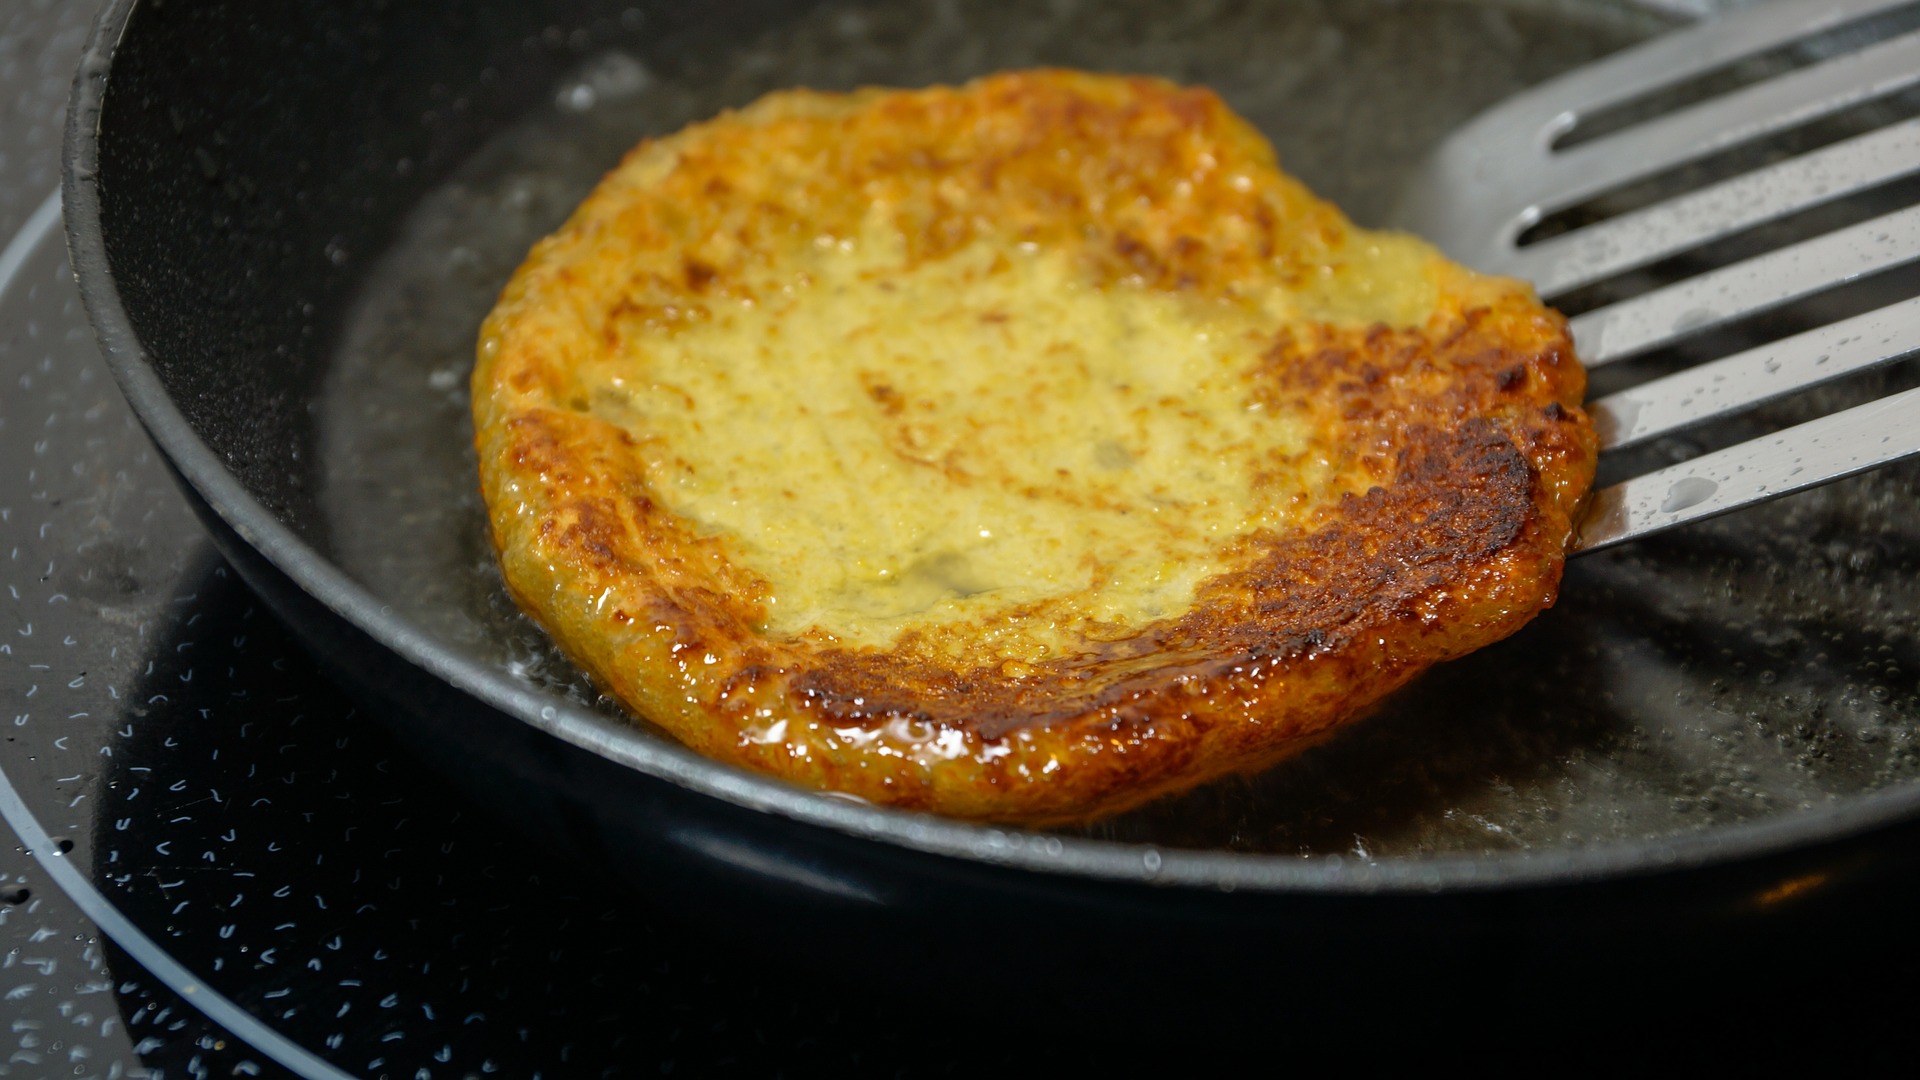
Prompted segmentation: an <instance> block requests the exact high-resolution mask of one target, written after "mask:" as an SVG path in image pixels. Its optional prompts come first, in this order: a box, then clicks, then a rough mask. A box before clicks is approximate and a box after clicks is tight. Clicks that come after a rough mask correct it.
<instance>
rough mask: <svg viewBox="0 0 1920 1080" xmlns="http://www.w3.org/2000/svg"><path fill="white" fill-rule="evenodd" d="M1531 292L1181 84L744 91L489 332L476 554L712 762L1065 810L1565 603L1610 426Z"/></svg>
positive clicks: (1193, 774) (1275, 735) (992, 813)
mask: <svg viewBox="0 0 1920 1080" xmlns="http://www.w3.org/2000/svg"><path fill="white" fill-rule="evenodd" d="M1584 390H1585V375H1584V373H1583V371H1582V370H1581V368H1580V366H1579V364H1578V362H1577V361H1576V360H1575V358H1574V355H1573V351H1572V347H1571V343H1570V340H1569V338H1568V336H1567V332H1566V328H1565V324H1564V321H1563V320H1562V319H1561V318H1560V316H1559V315H1557V314H1556V313H1554V312H1552V311H1550V310H1548V309H1546V308H1544V307H1543V306H1541V305H1540V303H1539V302H1538V301H1537V300H1536V299H1535V298H1534V296H1533V294H1532V292H1531V290H1530V289H1529V288H1528V287H1527V286H1526V285H1524V284H1523V283H1520V282H1517V281H1512V280H1509V279H1503V278H1492V277H1486V276H1482V275H1478V274H1475V273H1473V272H1471V271H1469V270H1466V269H1464V268H1462V267H1459V266H1456V265H1454V264H1452V263H1449V262H1447V261H1446V260H1445V259H1444V258H1442V257H1441V256H1440V255H1439V254H1437V253H1436V252H1435V251H1434V250H1433V249H1432V248H1431V247H1429V246H1428V245H1426V244H1424V243H1422V242H1421V241H1419V240H1417V239H1414V238H1412V237H1407V236H1402V235H1396V234H1386V233H1376V232H1369V231H1366V230H1362V229H1359V228H1356V227H1355V226H1353V225H1352V224H1351V223H1349V222H1348V221H1347V220H1346V218H1345V217H1344V216H1343V215H1342V214H1341V213H1340V212H1339V211H1338V210H1337V209H1336V208H1334V207H1333V206H1331V205H1329V204H1327V203H1325V202H1322V201H1320V200H1318V199H1316V198H1315V197H1314V196H1313V195H1312V194H1311V193H1309V192H1308V191H1307V190H1306V189H1305V188H1304V187H1302V186H1301V185H1300V184H1299V183H1298V182H1296V181H1294V180H1292V179H1291V178H1289V177H1288V176H1286V175H1285V174H1284V173H1282V172H1281V171H1280V170H1279V168H1278V166H1277V164H1276V163H1275V160H1274V156H1273V153H1272V151H1271V149H1270V148H1269V146H1268V145H1267V143H1266V142H1265V140H1264V139H1262V138H1261V136H1260V135H1259V134H1258V133H1257V132H1256V131H1254V130H1253V129H1252V128H1251V127H1250V126H1249V125H1248V124H1246V123H1245V122H1244V121H1242V120H1240V119H1239V118H1238V117H1236V116H1235V115H1233V113H1232V112H1231V111H1229V110H1228V109H1227V108H1226V107H1225V106H1224V105H1223V104H1222V103H1221V102H1220V100H1219V99H1218V98H1217V97H1216V96H1215V95H1213V94H1212V93H1211V92H1209V91H1207V90H1204V89H1196V88H1183V87H1179V86H1176V85H1174V84H1171V83H1168V82H1164V81H1161V80H1156V79H1144V78H1122V77H1112V76H1096V75H1088V74H1081V73H1075V72H1067V71H1033V72H1016V73H1009V74H1002V75H995V76H990V77H987V78H983V79H980V80H977V81H974V82H971V83H968V84H966V85H964V86H960V87H935V88H931V89H926V90H916V91H889V90H863V91H858V92H855V93H851V94H823V93H814V92H810V91H804V90H795V91H785V92H780V93H775V94H771V95H769V96H767V97H765V98H762V99H761V100H760V101H758V102H756V103H755V104H753V105H751V106H749V107H747V108H745V109H743V110H740V111H738V112H735V113H729V114H726V115H723V116H721V117H719V118H717V119H714V120H712V121H709V122H706V123H702V124H697V125H694V126H692V127H690V128H687V129H686V130H684V131H682V132H680V133H678V134H676V135H673V136H670V137H667V138H664V139H659V140H652V141H648V142H646V143H643V144H642V145H640V146H639V147H637V148H636V149H634V150H633V151H632V152H631V153H630V154H628V155H627V157H626V158H625V160H624V161H623V162H622V163H621V164H620V165H619V167H618V168H616V169H615V170H614V171H613V172H612V173H610V174H609V175H608V176H607V177H606V179H605V180H604V181H603V182H602V183H601V184H600V186H599V187H598V189H597V190H595V191H594V193H593V194H592V195H591V196H590V197H589V198H588V199H587V200H586V201H585V202H584V203H583V204H582V205H581V206H580V208H579V209H578V210H577V211H576V212H575V213H574V215H573V216H572V218H571V219H570V220H569V221H568V222H567V223H566V225H565V226H564V227H562V228H561V230H560V231H559V232H557V233H556V234H554V235H553V236H551V237H549V238H547V239H546V240H544V241H542V242H541V243H540V244H539V245H537V246H536V247H535V249H534V250H533V252H532V254H531V255H530V256H529V257H528V259H527V261H526V263H525V264H524V265H523V266H522V267H521V269H520V270H519V272H518V273H517V274H516V275H515V277H514V278H513V280H512V282H511V283H510V284H509V285H508V286H507V288H506V290H505V291H504V293H503V294H502V296H501V298H500V301H499V303H498V306H497V307H496V308H495V309H494V311H493V313H492V315H491V316H490V317H489V319H488V320H487V323H486V325H485V327H484V328H483V331H482V334H481V340H480V348H479V364H478V366H477V367H476V368H475V371H474V376H473V408H474V424H475V437H476V446H477V449H478V453H479V461H480V473H481V488H482V493H483V495H484V497H485V500H486V503H487V507H488V513H489V517H490V520H491V525H492V532H493V540H494V544H495V547H496V549H497V551H498V554H499V558H500V562H501V567H502V569H503V571H504V574H505V578H506V581H507V584H508V588H509V589H510V590H511V592H512V593H513V595H514V596H515V598H516V599H517V600H518V601H519V603H520V604H521V605H522V606H523V607H524V608H525V609H526V610H527V611H528V612H529V613H531V614H532V615H533V616H534V618H536V619H537V620H538V621H539V622H540V623H541V625H543V626H544V627H545V628H546V629H547V631H548V632H549V633H550V634H552V636H553V637H554V638H555V639H556V640H557V641H558V642H559V643H560V645H561V646H562V647H563V648H564V649H565V650H566V651H567V652H568V653H569V654H570V655H571V656H573V657H574V658H575V659H576V660H577V661H578V662H579V663H580V664H581V665H582V666H583V667H585V668H586V669H587V670H588V671H589V672H590V673H591V674H592V675H593V677H594V678H595V679H596V680H597V681H598V682H599V683H600V684H601V685H602V686H603V687H605V688H606V689H607V690H608V692H609V693H611V694H612V695H614V696H615V697H617V698H618V699H619V700H621V701H622V702H624V703H625V704H626V706H627V707H628V708H630V709H632V710H633V711H634V712H635V713H637V714H639V715H641V716H644V717H646V718H648V719H649V720H651V721H653V722H655V723H657V724H659V725H660V726H662V727H664V728H665V729H667V730H668V731H670V732H671V733H672V734H673V735H674V736H676V737H677V738H679V739H680V740H682V741H684V742H685V743H687V744H688V745H689V746H692V747H694V748H696V749H698V750H700V751H701V752H703V753H706V754H708V755H710V756H712V757H715V758H718V759H721V760H724V761H728V762H732V763H735V764H738V765H741V766H744V767H747V768H750V769H754V770H758V771H761V772H765V773H770V774H774V775H777V776H781V777H785V778H787V779H789V780H792V781H794V782H797V783H801V784H805V785H809V786H813V787H818V788H823V789H829V790H833V791H838V792H843V793H847V794H851V795H856V796H860V797H862V798H865V799H869V800H872V801H874V802H877V803H883V804H888V805H893V806H898V807H905V808H913V809H922V810H930V811H934V812H938V813H943V814H950V815H955V816H960V817H967V818H976V819H984V820H993V821H1003V822H1009V823H1018V824H1032V825H1038V824H1049V823H1060V822H1070V821H1078V820H1086V819H1090V818H1093V817H1097V816H1100V815H1103V814H1108V813H1112V812H1115V811H1118V810H1122V809H1125V808H1127V807H1130V806H1134V805H1137V804H1139V803H1141V802H1143V801H1145V800H1148V799H1151V798H1153V797H1155V796H1157V795H1161V794H1164V793H1168V792H1172V791H1177V790H1182V789H1185V788H1187V787H1190V786H1192V785H1194V784H1197V783H1199V782H1201V781H1204V780H1207V779H1209V778H1211V777H1214V776H1218V775H1220V774H1222V773H1226V772H1229V771H1234V770H1246V769H1256V768H1260V767H1262V766H1264V765H1267V764H1269V763H1271V762H1273V761H1276V760H1278V759H1279V758H1281V757H1284V756H1285V755H1287V754H1288V753H1290V752H1291V751H1293V750H1296V749H1299V748H1301V747H1303V746H1305V745H1308V744H1309V743H1311V742H1312V741H1314V740H1316V739H1318V738H1319V737H1321V736H1323V735H1325V734H1326V733H1327V732H1329V731H1331V730H1333V729H1334V728H1336V727H1338V726H1339V725H1341V724H1344V723H1346V722H1348V721H1350V720H1353V719H1355V718H1357V717H1359V716H1361V715H1363V714H1364V713H1365V712H1366V711H1367V710H1368V709H1369V707H1371V706H1373V705H1374V704H1376V703H1377V702H1379V701H1380V700H1381V699H1382V698H1383V697H1385V696H1386V695H1387V694H1389V693H1391V692H1393V691H1394V690H1396V689H1398V688H1399V687H1401V686H1403V685H1404V684H1405V683H1407V682H1408V680H1410V679H1412V678H1413V677H1414V676H1415V675H1416V674H1418V673H1419V672H1420V671H1422V670H1423V669H1425V668H1427V667H1429V666H1431V665H1432V664H1434V663H1437V662H1440V661H1444V660H1447V659H1450V658H1453V657H1456V656H1460V655H1462V654H1464V653H1466V652H1469V651H1471V650H1473V649H1476V648H1479V647H1481V646H1483V645H1486V644H1489V643H1491V642H1493V641H1496V640H1499V639H1501V638H1503V637H1506V636H1507V635H1509V634H1511V633H1513V632H1514V631H1515V630H1517V629H1519V628H1520V627H1521V626H1522V625H1524V624H1525V623H1526V622H1527V621H1528V620H1529V619H1531V618H1532V617H1533V616H1534V615H1535V614H1537V613H1538V612H1539V611H1540V610H1542V609H1543V608H1545V607H1547V606H1548V605H1550V604H1551V603H1552V602H1553V600H1554V596H1555V591H1556V589H1557V587H1558V585H1559V581H1560V575H1561V570H1562V567H1563V564H1564V549H1565V544H1566V542H1567V538H1568V536H1569V534H1570V531H1571V524H1570V522H1571V521H1572V519H1573V517H1574V515H1575V514H1576V512H1577V510H1578V507H1579V504H1580V501H1581V499H1582V497H1583V496H1584V494H1585V492H1586V490H1587V487H1588V485H1589V483H1590V482H1591V480H1592V476H1593V469H1594V462H1595V456H1596V452H1595V444H1594V437H1593V433H1592V430H1591V427H1590V425H1589V424H1588V421H1587V419H1586V416H1585V415H1584V413H1582V412H1581V410H1580V408H1579V403H1580V401H1581V399H1582V396H1583V393H1584Z"/></svg>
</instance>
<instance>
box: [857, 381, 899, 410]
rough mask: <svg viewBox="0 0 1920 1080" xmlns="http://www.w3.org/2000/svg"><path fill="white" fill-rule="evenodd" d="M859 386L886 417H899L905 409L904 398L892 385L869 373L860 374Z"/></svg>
mask: <svg viewBox="0 0 1920 1080" xmlns="http://www.w3.org/2000/svg"><path fill="white" fill-rule="evenodd" d="M860 385H861V386H862V387H864V388H865V389H866V391H867V397H869V398H871V399H873V403H874V404H875V405H878V406H880V411H881V412H883V413H886V414H887V415H888V416H899V415H900V414H901V412H903V411H904V410H905V409H906V407H907V399H906V397H905V396H904V395H902V394H901V393H900V391H899V390H897V389H895V388H894V386H893V384H892V383H890V382H887V381H886V380H885V379H884V378H882V377H881V376H879V375H877V374H875V373H873V372H871V371H863V372H861V373H860Z"/></svg>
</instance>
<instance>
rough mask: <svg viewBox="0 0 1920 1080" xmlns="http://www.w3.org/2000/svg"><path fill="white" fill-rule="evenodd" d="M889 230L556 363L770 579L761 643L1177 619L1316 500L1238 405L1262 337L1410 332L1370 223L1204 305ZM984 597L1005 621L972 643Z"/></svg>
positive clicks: (1409, 302)
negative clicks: (1304, 323) (612, 345)
mask: <svg viewBox="0 0 1920 1080" xmlns="http://www.w3.org/2000/svg"><path fill="white" fill-rule="evenodd" d="M888 221H889V219H888V217H887V216H886V215H885V214H884V213H881V212H878V211H876V212H875V213H874V214H873V215H871V216H869V218H868V220H867V223H866V225H865V226H864V227H863V228H862V229H860V230H859V232H858V235H853V236H845V237H839V236H831V235H822V236H818V237H815V238H814V239H813V241H812V242H811V244H807V245H803V246H802V247H801V248H800V249H799V251H798V252H788V253H786V255H785V257H783V258H782V259H780V260H778V261H777V263H776V264H775V265H777V267H778V271H777V274H778V276H774V274H773V273H769V274H767V275H764V276H761V277H758V278H755V277H751V276H749V277H746V278H744V279H741V280H738V281H730V282H728V283H727V285H726V287H725V288H724V289H722V290H718V291H716V292H714V293H713V294H711V295H709V296H707V297H705V298H704V302H703V303H701V304H699V305H693V306H689V307H687V308H685V309H683V310H676V309H669V310H668V311H666V312H664V313H663V312H659V311H651V312H649V313H648V314H647V319H648V322H647V325H646V326H645V328H644V332H642V333H636V334H632V335H627V336H626V337H624V338H623V343H622V345H621V347H620V348H618V349H615V350H613V351H611V352H609V353H608V354H605V355H603V356H600V357H597V358H594V359H592V360H590V361H589V362H588V363H587V365H585V366H583V368H582V370H581V371H580V372H579V374H580V376H581V382H582V384H584V385H586V386H590V387H593V388H594V391H593V394H592V400H591V401H590V402H589V403H588V407H589V408H590V410H591V411H592V412H593V413H594V414H595V415H597V416H599V417H600V418H602V419H605V420H607V421H609V422H612V423H614V424H617V425H619V426H620V427H622V428H625V429H626V430H628V431H632V432H635V433H636V434H639V435H640V436H641V440H642V441H641V447H640V453H641V456H642V459H643V460H644V462H645V468H646V472H647V477H648V486H649V488H650V489H651V491H652V495H653V497H654V498H656V499H657V500H658V501H660V502H661V503H662V504H663V505H664V506H666V507H667V508H668V509H669V510H670V511H671V512H672V513H674V514H675V515H676V516H678V517H680V518H682V519H684V520H685V521H687V522H689V523H690V524H691V525H692V526H693V527H694V528H695V529H697V530H699V531H701V532H703V533H706V534H709V535H718V536H721V537H724V538H725V539H726V541H727V543H728V546H729V548H730V551H731V553H732V555H733V557H736V558H737V559H738V560H739V562H740V563H742V564H743V565H745V566H747V567H748V568H750V569H752V570H753V571H754V572H756V573H757V574H759V575H760V576H762V577H763V578H764V579H765V580H766V581H767V582H769V584H770V586H771V589H772V594H773V595H772V598H771V601H770V603H769V605H768V608H767V611H768V615H767V620H766V626H765V629H766V630H767V631H770V632H772V633H776V634H789V635H790V634H798V633H801V632H803V631H807V630H809V629H812V630H816V631H824V632H825V633H827V634H830V635H832V636H833V637H835V638H837V639H839V640H841V641H843V642H846V643H848V644H886V643H889V642H891V641H893V640H894V639H896V638H897V637H898V636H899V635H900V634H901V633H902V632H903V631H904V630H906V629H908V628H909V627H938V626H942V625H947V624H952V623H956V622H962V621H979V620H982V619H987V620H988V623H989V625H987V626H984V627H981V628H979V629H980V630H982V631H984V632H985V633H986V634H987V635H988V636H991V637H999V638H1001V640H1002V643H1003V646H1007V647H1010V648H1011V650H1012V651H1013V652H1015V653H1016V654H1024V655H1025V656H1026V658H1028V659H1035V660H1037V659H1040V658H1043V657H1044V656H1046V655H1048V654H1049V653H1050V652H1051V651H1052V650H1054V649H1055V648H1057V647H1061V646H1064V645H1067V644H1068V643H1069V642H1070V641H1071V640H1072V639H1077V638H1093V639H1096V640H1097V639H1100V638H1102V637H1124V636H1130V635H1131V634H1132V633H1133V632H1134V629H1133V628H1137V627H1138V626H1139V625H1140V624H1142V623H1145V622H1148V621H1152V620H1157V619H1163V618H1169V617H1174V616H1178V615H1180V614H1181V613H1183V612H1184V611H1186V610H1187V609H1188V608H1189V607H1190V605H1191V604H1192V602H1193V599H1194V590H1195V587H1196V585H1197V584H1198V583H1199V582H1201V581H1203V580H1205V579H1206V578H1208V577H1210V576H1212V575H1214V574H1216V573H1218V572H1219V571H1220V570H1221V569H1222V566H1223V560H1224V556H1225V555H1226V553H1227V552H1228V550H1229V549H1230V548H1231V546H1232V542H1233V541H1234V539H1235V538H1237V537H1242V536H1245V535H1247V534H1249V533H1251V532H1254V531H1255V530H1262V529H1274V530H1280V529H1285V528H1286V527H1287V526H1288V524H1289V523H1290V522H1294V521H1297V520H1298V519H1299V518H1300V517H1301V516H1302V515H1303V514H1305V513H1307V512H1309V510H1310V509H1311V508H1312V507H1313V506H1315V505H1317V504H1319V503H1321V502H1323V501H1324V500H1325V499H1327V498H1331V497H1337V495H1338V493H1339V486H1340V483H1341V481H1342V478H1341V477H1337V476H1332V475H1330V472H1331V468H1330V465H1329V463H1328V462H1327V461H1326V460H1325V459H1324V457H1319V456H1316V455H1315V454H1313V453H1312V452H1311V446H1310V443H1309V434H1310V433H1309V432H1308V431H1306V430H1304V429H1303V426H1302V422H1301V420H1300V419H1299V418H1295V417H1289V416H1276V415H1271V413H1270V412H1269V411H1268V410H1266V409H1265V408H1264V407H1263V406H1262V405H1261V404H1259V403H1257V402H1256V401H1255V400H1254V399H1253V396H1252V394H1251V393H1250V388H1249V385H1248V378H1249V375H1250V373H1251V372H1252V370H1253V369H1254V368H1255V366H1256V365H1257V364H1258V363H1259V361H1260V358H1261V355H1262V353H1263V352H1264V351H1265V350H1266V349H1267V348H1269V347H1270V346H1271V343H1272V341H1273V339H1274V334H1275V331H1276V327H1280V326H1285V325H1287V324H1288V323H1289V322H1296V323H1297V322H1299V321H1301V320H1314V321H1328V322H1335V323H1360V324H1370V323H1375V322H1386V323H1389V324H1393V325H1413V324H1417V323H1418V322H1420V321H1422V320H1423V319H1424V318H1425V315H1426V313H1427V311H1429V310H1430V309H1431V307H1432V305H1433V302H1434V291H1435V282H1434V280H1433V276H1432V273H1431V269H1430V268H1431V267H1432V266H1433V264H1434V263H1435V261H1436V256H1435V254H1434V253H1433V251H1432V249H1431V248H1429V247H1428V246H1427V245H1425V244H1424V243H1421V242H1420V241H1418V240H1415V239H1413V238H1411V237H1404V236H1399V235H1393V234H1373V233H1366V232H1362V231H1360V230H1354V231H1353V233H1352V234H1351V238H1350V242H1349V243H1347V244H1346V245H1344V246H1342V247H1341V248H1339V249H1337V251H1336V252H1335V254H1336V255H1337V258H1330V259H1329V260H1328V262H1327V263H1326V265H1324V266H1322V267H1318V268H1312V269H1310V271H1309V273H1308V274H1307V275H1306V280H1305V281H1304V283H1302V284H1299V285H1296V286H1295V287H1292V288H1283V287H1280V286H1278V285H1274V284H1271V283H1268V284H1264V285H1262V286H1260V290H1261V291H1257V292H1252V293H1249V294H1242V295H1235V296H1219V295H1198V294H1191V293H1182V292H1175V291H1166V290H1156V289H1151V288H1146V287H1143V286H1141V285H1139V284H1138V283H1136V282H1129V281H1127V280H1125V279H1122V280H1119V281H1106V282H1102V281H1099V280H1097V279H1096V277H1095V276H1094V275H1093V274H1092V273H1091V272H1089V271H1088V269H1087V268H1086V267H1085V266H1084V265H1083V262H1082V261H1081V260H1080V257H1079V255H1078V253H1076V252H1075V251H1073V250H1056V249H1052V248H1049V247H1045V246H1040V245H1035V244H1032V243H1013V242H1002V241H999V240H998V239H996V238H994V237H992V236H991V235H989V236H986V237H983V238H979V239H976V240H974V241H973V242H971V243H969V244H967V245H965V246H963V247H961V248H959V249H958V250H957V251H954V252H951V253H949V254H946V255H944V256H942V257H940V258H936V259H930V260H924V261H913V260H910V259H909V257H908V254H907V251H906V241H905V239H904V238H903V237H902V236H901V235H900V234H899V233H898V232H896V231H894V230H893V229H891V228H890V227H889V225H888ZM1314 270H1317V271H1318V272H1314ZM1000 613H1004V614H1005V615H1006V618H1005V621H1006V622H1007V623H1008V624H1012V623H1013V622H1015V621H1020V622H1023V623H1024V625H1023V626H1022V627H1021V628H1020V629H1019V630H1018V631H1017V632H1014V633H1011V634H1010V635H1002V634H999V633H996V632H995V631H994V628H993V626H992V625H991V623H992V622H994V621H995V620H997V619H998V618H999V614H1000ZM1009 629H1011V625H1009Z"/></svg>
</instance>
